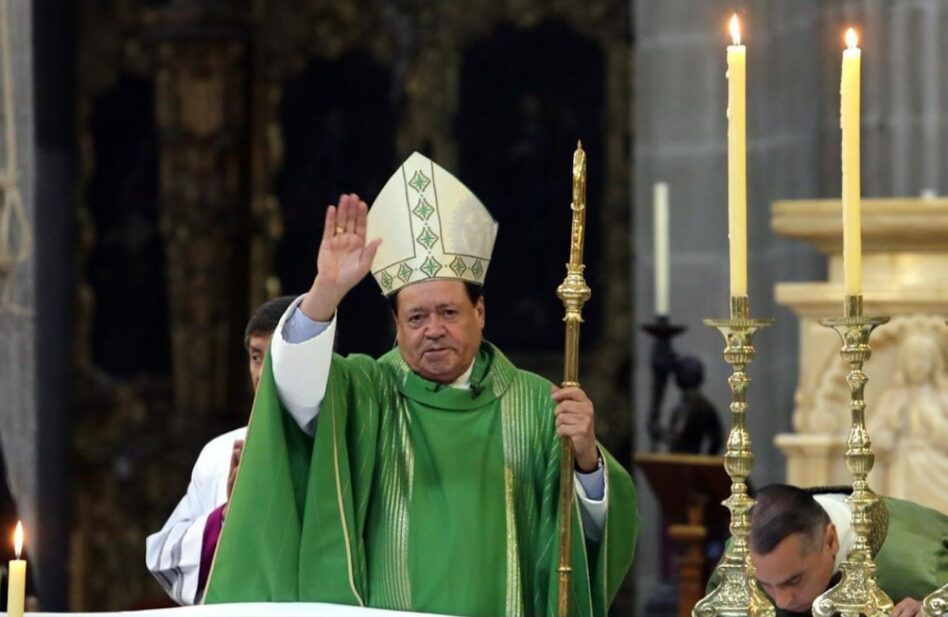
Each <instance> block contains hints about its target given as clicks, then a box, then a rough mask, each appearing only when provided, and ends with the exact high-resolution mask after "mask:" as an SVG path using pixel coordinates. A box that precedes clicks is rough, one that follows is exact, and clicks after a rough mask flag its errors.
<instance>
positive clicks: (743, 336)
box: [691, 296, 776, 617]
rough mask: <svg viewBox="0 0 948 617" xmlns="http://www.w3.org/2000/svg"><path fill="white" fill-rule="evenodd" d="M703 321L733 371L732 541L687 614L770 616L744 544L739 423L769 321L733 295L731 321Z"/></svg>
mask: <svg viewBox="0 0 948 617" xmlns="http://www.w3.org/2000/svg"><path fill="white" fill-rule="evenodd" d="M704 323H705V324H706V325H708V326H711V327H712V328H715V329H716V330H718V331H719V332H720V333H721V334H722V335H723V336H724V341H725V344H726V347H725V348H724V360H725V361H726V362H727V363H728V364H730V365H731V369H732V373H731V377H730V378H729V379H728V385H729V386H730V387H731V406H730V410H731V431H730V433H729V434H728V438H727V452H726V453H725V455H724V469H725V470H726V471H727V475H728V476H729V477H730V478H731V496H730V497H728V498H727V499H726V500H725V501H724V505H725V506H726V507H727V509H728V510H730V512H731V526H730V529H731V537H732V538H733V539H734V542H733V544H732V546H731V550H730V551H729V552H728V554H727V555H726V556H725V557H724V560H723V561H722V562H721V564H720V565H718V567H717V568H716V569H715V573H716V574H718V575H719V576H720V577H721V584H720V585H718V586H717V587H716V588H715V589H714V590H713V591H712V592H711V593H709V594H708V595H707V596H705V597H704V598H702V599H701V600H700V601H699V602H698V603H697V604H696V605H695V607H694V609H693V610H692V611H691V615H692V617H739V616H741V617H743V616H751V617H758V616H759V617H773V615H775V614H776V611H775V609H774V607H773V605H772V604H771V603H770V601H769V600H768V599H767V596H766V595H764V592H762V591H761V590H760V588H759V587H758V586H757V580H756V577H755V569H754V565H753V564H752V563H751V560H750V552H749V550H748V546H747V535H748V533H749V532H750V509H751V507H752V506H753V505H754V500H753V499H751V498H750V496H748V494H747V476H749V475H750V470H751V467H752V466H753V463H754V454H753V452H752V451H751V439H750V433H748V432H747V428H746V427H745V424H744V420H745V414H746V412H747V387H748V385H749V384H750V377H748V375H747V372H746V370H745V369H746V368H747V365H748V364H750V363H751V362H752V361H753V359H754V356H755V355H756V351H755V349H754V346H753V338H754V335H755V334H756V333H757V331H758V330H760V329H761V328H764V327H767V326H769V325H770V324H772V323H773V320H771V319H751V318H750V308H749V305H748V300H747V296H738V297H732V298H731V317H730V319H705V320H704Z"/></svg>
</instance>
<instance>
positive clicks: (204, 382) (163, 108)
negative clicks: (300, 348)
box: [144, 2, 249, 417]
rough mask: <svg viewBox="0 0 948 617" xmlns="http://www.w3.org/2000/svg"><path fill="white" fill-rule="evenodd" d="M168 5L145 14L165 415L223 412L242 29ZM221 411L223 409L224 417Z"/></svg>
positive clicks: (238, 309) (242, 193)
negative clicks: (163, 271)
mask: <svg viewBox="0 0 948 617" xmlns="http://www.w3.org/2000/svg"><path fill="white" fill-rule="evenodd" d="M213 6H215V5H213V4H212V3H201V2H193V3H192V2H173V3H171V5H170V6H168V7H167V8H164V9H156V10H155V11H154V12H152V13H149V14H148V15H147V18H146V26H145V34H144V36H145V38H146V39H148V40H151V41H152V42H153V44H154V45H155V46H156V51H157V54H156V58H157V66H156V73H157V79H156V116H157V117H156V127H157V131H158V138H159V143H160V153H161V159H160V162H159V165H160V170H159V174H160V191H161V197H160V200H161V227H162V233H163V236H164V239H165V250H166V254H167V259H168V274H167V277H168V285H169V296H170V298H169V301H170V316H171V345H172V357H173V358H174V361H173V363H172V366H173V384H174V405H175V410H176V413H177V414H179V415H181V416H182V417H183V416H186V415H192V414H195V415H197V416H204V417H209V416H214V415H226V414H227V412H228V406H229V405H233V404H234V403H235V402H236V401H237V399H239V396H236V395H235V393H237V394H239V393H242V392H244V391H245V389H246V387H245V385H244V384H245V383H246V381H245V379H246V378H245V374H246V368H245V362H244V358H243V352H242V351H241V341H240V340H239V339H235V337H234V336H233V333H234V332H238V331H241V330H242V328H243V324H244V322H245V321H246V313H247V302H246V300H245V298H246V295H247V281H246V274H245V273H246V270H247V261H248V260H249V257H248V253H249V242H248V239H249V236H248V233H247V230H246V229H245V223H244V221H245V220H246V218H247V216H246V215H247V212H248V210H249V206H248V202H249V199H248V197H247V195H248V186H247V184H248V182H247V179H248V173H247V170H248V153H247V140H248V134H249V129H248V118H247V116H248V114H247V111H248V108H249V100H248V99H249V88H248V85H247V82H248V79H247V67H248V66H249V57H248V47H249V43H248V40H247V31H248V27H249V24H248V23H247V21H246V16H245V14H244V13H242V12H241V10H240V9H236V8H227V9H215V8H211V7H213ZM231 411H233V410H231Z"/></svg>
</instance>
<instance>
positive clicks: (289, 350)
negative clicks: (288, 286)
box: [270, 296, 336, 435]
mask: <svg viewBox="0 0 948 617" xmlns="http://www.w3.org/2000/svg"><path fill="white" fill-rule="evenodd" d="M303 297H304V296H300V297H299V298H297V299H296V300H295V301H294V302H293V304H291V305H290V306H289V308H287V310H286V312H285V313H283V317H281V318H280V323H279V324H278V325H277V329H276V332H278V333H279V336H274V337H273V338H272V339H271V341H270V361H271V362H272V363H273V378H274V380H275V381H276V386H277V393H278V394H279V396H280V401H281V402H282V403H283V406H284V407H286V410H287V411H288V412H289V413H290V415H291V416H293V419H294V420H296V423H297V424H298V425H299V426H300V428H301V429H303V430H304V431H305V432H306V433H307V434H309V435H312V434H313V433H314V432H315V429H316V416H317V415H318V414H319V404H320V403H321V402H322V400H323V396H325V394H326V383H327V382H328V379H329V366H330V364H331V362H332V349H333V341H334V339H335V336H336V316H335V315H333V318H332V321H330V322H329V323H328V324H321V323H320V322H314V321H312V320H311V319H309V318H308V317H306V316H305V315H302V317H303V319H305V320H306V321H309V324H307V323H306V322H305V321H303V320H301V319H298V318H296V313H297V308H298V307H299V304H300V302H302V300H303ZM300 313H302V311H300ZM289 321H292V322H293V324H295V325H288V323H287V322H289ZM301 324H302V325H301ZM312 324H316V325H317V326H324V327H323V328H322V330H321V331H320V332H316V333H315V334H312V333H313V329H312V328H310V327H308V326H311V325H312ZM288 330H291V331H292V332H289V331H288ZM307 333H309V334H311V336H310V337H306V336H305V335H306V334H307ZM290 337H293V340H299V341H300V342H295V343H294V342H292V341H291V340H289V338H290ZM297 337H300V338H297ZM301 339H302V340H301Z"/></svg>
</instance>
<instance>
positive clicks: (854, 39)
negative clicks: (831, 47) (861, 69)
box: [846, 28, 859, 49]
mask: <svg viewBox="0 0 948 617" xmlns="http://www.w3.org/2000/svg"><path fill="white" fill-rule="evenodd" d="M858 44H859V37H858V36H856V31H855V30H853V29H852V28H850V29H849V30H847V31H846V47H848V48H849V49H856V45H858Z"/></svg>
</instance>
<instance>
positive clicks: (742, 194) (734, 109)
mask: <svg viewBox="0 0 948 617" xmlns="http://www.w3.org/2000/svg"><path fill="white" fill-rule="evenodd" d="M731 37H732V38H733V40H734V44H733V45H728V48H727V204H728V238H729V240H730V253H731V255H730V257H731V296H732V297H736V296H746V295H747V134H746V127H747V121H746V112H745V110H746V100H745V92H746V85H747V79H746V74H747V49H746V48H745V47H744V46H743V45H741V30H740V22H738V20H737V15H734V16H733V17H731Z"/></svg>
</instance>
